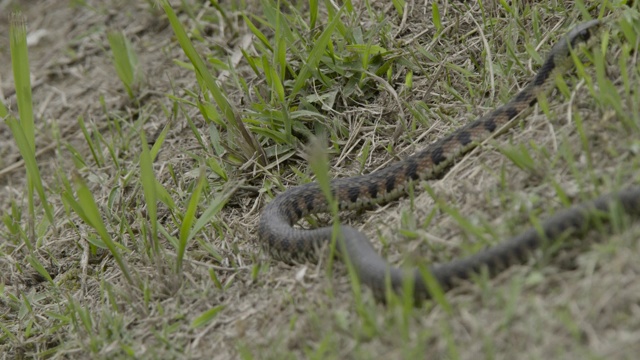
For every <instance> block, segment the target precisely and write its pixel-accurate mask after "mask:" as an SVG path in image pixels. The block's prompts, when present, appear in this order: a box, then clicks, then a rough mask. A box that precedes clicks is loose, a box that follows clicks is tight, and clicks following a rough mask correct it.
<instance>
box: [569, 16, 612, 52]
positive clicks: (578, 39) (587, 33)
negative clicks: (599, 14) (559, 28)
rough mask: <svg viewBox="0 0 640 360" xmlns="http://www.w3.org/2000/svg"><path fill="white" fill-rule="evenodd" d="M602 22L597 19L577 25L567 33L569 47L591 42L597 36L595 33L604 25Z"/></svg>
mask: <svg viewBox="0 0 640 360" xmlns="http://www.w3.org/2000/svg"><path fill="white" fill-rule="evenodd" d="M602 24H603V22H602V21H600V20H597V19H596V20H591V21H587V22H584V23H581V24H578V25H576V26H575V27H574V28H573V29H571V31H569V32H568V33H567V35H565V39H566V40H565V41H566V44H568V45H569V46H568V47H569V48H571V49H576V48H578V47H580V46H582V45H588V44H590V43H591V42H592V41H593V38H594V37H595V36H594V35H595V34H596V33H597V32H598V30H600V28H601V27H602ZM559 45H560V44H559ZM567 50H569V49H567Z"/></svg>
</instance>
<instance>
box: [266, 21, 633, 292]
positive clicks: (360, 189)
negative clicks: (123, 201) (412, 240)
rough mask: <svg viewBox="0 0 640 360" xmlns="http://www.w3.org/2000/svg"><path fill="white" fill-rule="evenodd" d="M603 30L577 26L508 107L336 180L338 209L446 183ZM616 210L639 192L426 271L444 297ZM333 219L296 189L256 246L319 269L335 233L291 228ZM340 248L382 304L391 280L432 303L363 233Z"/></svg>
mask: <svg viewBox="0 0 640 360" xmlns="http://www.w3.org/2000/svg"><path fill="white" fill-rule="evenodd" d="M601 25H602V23H601V22H600V21H598V20H592V21H589V22H586V23H583V24H580V25H578V26H576V27H575V28H573V29H572V30H571V31H570V32H569V33H567V34H566V35H565V36H564V37H562V39H561V40H560V41H559V42H558V43H557V44H556V45H555V46H554V47H553V48H552V50H551V51H550V53H549V55H548V56H547V58H546V60H545V62H544V63H543V65H542V66H541V67H540V69H539V70H538V72H537V74H536V75H535V77H534V78H533V79H532V81H531V82H530V83H529V84H528V85H527V86H526V87H524V88H523V89H522V90H521V91H520V92H519V93H518V94H516V95H515V96H514V97H513V98H512V99H511V100H510V101H509V102H508V103H507V104H505V105H503V106H501V107H499V108H497V109H495V110H494V111H492V112H491V113H489V114H487V115H485V116H482V117H480V118H478V119H476V120H475V121H473V122H471V123H469V124H467V125H465V126H463V127H461V128H459V129H458V130H456V131H454V132H453V133H451V134H450V135H448V136H446V137H444V138H441V139H440V140H438V141H436V142H434V143H433V144H431V145H430V146H428V147H427V148H425V149H424V150H422V151H420V152H418V153H416V154H414V155H412V156H410V157H408V158H406V159H405V160H403V161H400V162H397V163H394V164H391V165H389V166H388V167H386V168H383V169H381V170H378V171H376V172H373V173H370V174H367V175H362V176H355V177H351V178H344V179H334V180H332V181H331V183H330V188H331V191H332V194H333V196H334V198H335V200H336V201H337V202H338V204H339V208H340V209H341V210H345V209H357V208H362V207H366V206H371V205H373V204H379V203H384V202H387V201H390V200H393V199H395V198H398V197H400V196H401V195H403V194H405V193H406V190H407V189H408V187H409V186H410V184H411V183H412V182H415V181H421V180H429V179H434V178H436V177H439V176H441V175H442V174H443V173H444V172H445V171H446V170H447V169H448V168H449V167H450V165H451V164H452V163H453V162H454V161H455V160H456V159H459V158H460V157H461V156H463V155H464V154H465V153H467V152H469V151H470V150H471V149H473V148H474V147H476V146H477V145H478V144H480V143H482V142H483V141H484V140H486V139H488V138H490V137H492V136H495V135H498V134H499V133H501V132H504V131H505V130H506V129H508V128H510V127H512V126H513V125H514V124H515V123H516V121H513V120H514V119H515V118H516V117H518V115H520V114H521V113H522V112H524V111H526V110H528V109H529V108H531V107H532V106H533V105H534V104H535V103H536V101H537V99H538V96H540V95H541V94H545V93H548V92H550V90H551V89H553V88H554V80H555V77H556V76H559V75H561V74H562V73H563V72H565V71H567V70H568V68H570V66H571V64H573V60H572V58H571V56H570V55H571V51H572V49H576V48H577V47H579V46H588V44H589V43H590V42H591V41H593V39H594V38H595V34H596V31H597V29H598V28H600V27H601ZM613 203H619V204H620V205H621V206H622V208H623V209H624V211H625V212H626V213H630V214H638V213H639V212H640V187H634V188H629V189H626V190H623V191H620V192H617V193H614V194H610V195H606V196H602V197H600V198H597V199H595V200H593V201H590V202H586V203H583V204H579V205H576V206H574V207H572V208H569V209H566V210H564V211H560V212H558V213H556V214H555V215H554V216H553V217H551V218H550V219H548V220H546V221H545V222H543V223H542V224H541V230H536V229H533V228H531V229H529V230H527V231H525V232H523V233H522V234H520V235H517V236H515V237H512V238H510V239H507V240H506V241H503V242H502V243H500V244H499V245H497V246H494V247H490V248H488V249H486V250H484V251H481V252H479V253H477V254H475V255H472V256H469V257H467V258H462V259H456V260H453V261H451V262H448V263H444V264H436V265H433V266H431V267H429V272H430V273H431V275H432V276H433V278H434V279H435V280H436V281H437V282H438V284H439V285H440V287H441V288H442V289H443V290H445V291H446V290H448V289H450V288H451V287H452V286H454V284H455V283H456V282H457V280H464V279H468V278H469V277H470V276H471V275H472V274H475V273H479V272H480V271H482V270H483V269H486V271H488V273H489V274H490V275H493V274H496V273H498V272H499V271H501V270H503V269H504V268H506V267H507V266H509V265H511V264H514V263H518V262H523V261H526V259H527V258H528V256H529V253H530V252H531V251H532V250H534V249H536V248H539V247H540V246H541V245H542V244H543V242H544V241H547V240H553V239H555V238H557V237H558V236H560V235H561V234H564V233H566V232H567V231H574V232H578V231H581V230H585V229H587V228H588V227H589V223H590V222H591V220H592V219H593V217H594V216H596V214H597V213H598V211H608V209H609V208H610V207H611V206H612V204H613ZM328 211H329V206H328V202H327V200H326V198H325V196H324V195H323V193H322V191H321V189H320V187H319V186H318V184H317V183H309V184H305V185H301V186H296V187H293V188H291V189H289V190H287V191H286V192H284V193H282V194H280V195H278V196H276V198H275V199H274V200H273V201H271V202H270V203H269V204H268V205H267V206H266V207H265V209H264V211H263V213H262V216H261V219H260V222H259V225H258V236H259V239H260V241H261V242H262V244H263V246H264V247H265V248H266V250H267V251H268V252H269V253H270V254H271V255H272V256H273V257H274V258H276V259H280V260H282V261H285V262H289V263H292V262H302V261H305V260H311V261H314V260H316V258H317V252H318V251H319V249H321V248H323V246H326V245H327V244H329V243H330V242H331V239H332V231H333V230H332V227H323V228H318V229H310V230H305V229H298V228H294V226H293V225H294V224H295V223H296V222H297V221H298V220H300V219H301V218H302V217H304V216H307V215H309V214H314V213H321V212H328ZM337 241H338V242H337V244H338V245H337V247H336V248H337V250H338V253H339V254H340V255H341V256H342V258H343V259H344V260H346V261H349V262H350V263H351V264H352V266H353V268H354V269H355V271H356V274H357V275H358V277H359V279H360V281H361V282H363V283H364V284H366V285H367V286H369V287H370V288H371V289H372V290H373V293H374V295H375V296H376V297H377V298H378V299H381V300H384V298H385V291H386V286H385V284H387V277H388V280H389V284H390V285H391V288H392V289H393V290H394V291H396V292H401V291H402V288H403V283H405V282H406V280H407V276H408V277H410V278H409V279H408V280H410V282H411V283H412V284H413V291H414V296H415V299H416V301H418V300H420V299H424V298H428V297H430V293H429V290H428V288H427V286H426V285H425V281H424V279H423V277H422V275H421V272H420V271H419V270H418V269H414V270H413V271H403V270H401V269H399V268H396V267H393V266H391V265H389V264H388V263H387V262H386V261H385V260H384V259H383V258H382V257H381V256H380V255H379V254H378V253H377V252H376V251H375V249H374V248H373V247H372V245H371V243H370V242H369V240H368V239H367V237H366V236H365V235H364V234H362V233H360V232H359V231H358V230H356V229H354V228H352V227H350V226H346V225H340V230H339V232H338V234H337Z"/></svg>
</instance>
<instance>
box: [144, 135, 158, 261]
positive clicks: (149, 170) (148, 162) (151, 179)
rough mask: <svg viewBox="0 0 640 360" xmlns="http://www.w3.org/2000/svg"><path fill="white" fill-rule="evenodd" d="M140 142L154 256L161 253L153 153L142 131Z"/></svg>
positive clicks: (145, 197)
mask: <svg viewBox="0 0 640 360" xmlns="http://www.w3.org/2000/svg"><path fill="white" fill-rule="evenodd" d="M140 142H141V144H142V153H141V154H140V182H141V183H142V190H143V193H144V200H145V203H146V205H147V216H148V220H149V223H150V224H151V241H152V244H151V246H152V248H153V252H154V254H156V255H158V253H159V252H160V245H159V243H158V197H157V194H156V189H157V186H156V183H157V180H156V177H155V174H154V173H153V160H152V158H151V152H150V151H149V147H148V146H147V138H146V137H145V136H144V131H140Z"/></svg>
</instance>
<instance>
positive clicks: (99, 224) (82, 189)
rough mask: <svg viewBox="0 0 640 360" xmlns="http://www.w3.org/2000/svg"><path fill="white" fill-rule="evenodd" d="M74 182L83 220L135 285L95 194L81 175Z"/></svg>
mask: <svg viewBox="0 0 640 360" xmlns="http://www.w3.org/2000/svg"><path fill="white" fill-rule="evenodd" d="M73 181H74V183H75V184H76V194H77V197H78V200H77V205H78V206H79V207H80V209H82V214H84V217H83V216H81V217H83V219H84V220H85V221H86V222H87V224H88V225H89V226H91V227H92V228H94V230H96V232H97V233H98V235H99V236H100V238H101V239H102V241H103V242H104V244H105V245H106V246H107V249H109V252H110V253H111V256H113V258H114V259H115V260H116V263H117V264H118V266H119V267H120V270H121V271H122V273H123V274H124V276H125V278H126V279H127V281H128V282H129V283H130V284H133V278H132V277H131V273H130V272H129V268H128V267H127V264H126V263H125V262H124V259H123V257H122V255H121V254H120V251H118V249H117V246H116V243H115V242H114V241H113V240H112V239H111V236H110V235H109V232H108V231H107V228H106V226H105V224H104V221H103V220H102V215H101V214H100V210H99V209H98V205H97V204H96V201H95V199H94V198H93V194H92V193H91V191H90V190H89V187H88V186H87V184H85V182H84V180H83V179H82V178H81V177H80V175H76V174H74V176H73ZM79 215H80V213H79Z"/></svg>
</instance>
